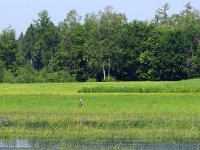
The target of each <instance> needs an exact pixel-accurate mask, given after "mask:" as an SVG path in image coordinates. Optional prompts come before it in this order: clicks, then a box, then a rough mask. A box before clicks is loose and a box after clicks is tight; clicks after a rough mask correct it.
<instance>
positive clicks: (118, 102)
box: [0, 79, 200, 143]
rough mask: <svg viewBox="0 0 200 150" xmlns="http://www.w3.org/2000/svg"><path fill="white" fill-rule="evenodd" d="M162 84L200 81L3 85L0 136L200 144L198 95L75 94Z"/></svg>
mask: <svg viewBox="0 0 200 150" xmlns="http://www.w3.org/2000/svg"><path fill="white" fill-rule="evenodd" d="M166 85H167V86H168V87H169V86H171V87H173V86H172V85H174V87H179V88H181V87H184V88H185V87H186V88H188V87H190V88H193V87H194V88H198V87H199V86H200V80H197V79H196V80H188V81H179V82H117V83H63V84H1V85H0V138H4V139H5V138H22V139H23V138H29V139H34V138H37V139H38V138H41V139H49V140H53V139H59V140H65V141H73V142H74V141H76V142H99V141H118V140H130V141H140V142H141V141H143V142H144V141H146V142H172V143H173V142H200V117H199V116H200V94H199V93H198V92H192V90H191V92H190V93H188V92H185V93H184V92H183V93H180V92H173V93H169V92H164V91H163V92H162V93H139V92H137V93H123V92H119V93H116V92H115V93H77V91H79V90H81V89H83V88H85V87H88V88H92V87H99V86H100V87H103V88H108V87H128V88H134V87H140V86H143V87H144V88H149V87H152V86H156V87H158V88H159V87H163V86H166ZM179 88H177V89H179ZM175 89H176V88H175ZM80 95H83V98H84V105H83V107H82V108H79V107H78V101H79V96H80Z"/></svg>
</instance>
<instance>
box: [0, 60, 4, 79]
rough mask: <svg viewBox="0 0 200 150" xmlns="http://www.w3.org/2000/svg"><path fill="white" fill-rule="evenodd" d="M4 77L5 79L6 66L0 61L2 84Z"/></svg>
mask: <svg viewBox="0 0 200 150" xmlns="http://www.w3.org/2000/svg"><path fill="white" fill-rule="evenodd" d="M3 77H4V65H3V62H2V61H0V83H1V82H3Z"/></svg>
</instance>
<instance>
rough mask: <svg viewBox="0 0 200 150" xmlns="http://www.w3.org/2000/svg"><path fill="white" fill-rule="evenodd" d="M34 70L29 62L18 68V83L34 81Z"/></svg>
mask: <svg viewBox="0 0 200 150" xmlns="http://www.w3.org/2000/svg"><path fill="white" fill-rule="evenodd" d="M35 72H36V71H35V70H34V68H33V67H32V65H31V64H30V63H27V64H26V65H25V66H24V67H23V68H20V69H19V73H18V76H17V82H18V83H34V76H35Z"/></svg>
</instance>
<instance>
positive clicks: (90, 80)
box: [87, 78, 97, 82]
mask: <svg viewBox="0 0 200 150" xmlns="http://www.w3.org/2000/svg"><path fill="white" fill-rule="evenodd" d="M87 82H97V80H96V79H93V78H89V79H87Z"/></svg>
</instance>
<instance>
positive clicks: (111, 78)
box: [103, 77, 117, 82]
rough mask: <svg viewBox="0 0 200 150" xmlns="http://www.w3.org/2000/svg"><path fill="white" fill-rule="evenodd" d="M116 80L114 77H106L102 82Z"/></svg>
mask: <svg viewBox="0 0 200 150" xmlns="http://www.w3.org/2000/svg"><path fill="white" fill-rule="evenodd" d="M116 81H117V80H116V79H115V78H114V77H106V78H105V79H104V80H103V82H116Z"/></svg>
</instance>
